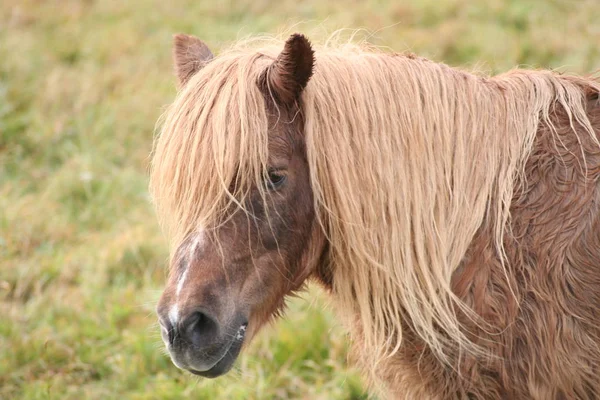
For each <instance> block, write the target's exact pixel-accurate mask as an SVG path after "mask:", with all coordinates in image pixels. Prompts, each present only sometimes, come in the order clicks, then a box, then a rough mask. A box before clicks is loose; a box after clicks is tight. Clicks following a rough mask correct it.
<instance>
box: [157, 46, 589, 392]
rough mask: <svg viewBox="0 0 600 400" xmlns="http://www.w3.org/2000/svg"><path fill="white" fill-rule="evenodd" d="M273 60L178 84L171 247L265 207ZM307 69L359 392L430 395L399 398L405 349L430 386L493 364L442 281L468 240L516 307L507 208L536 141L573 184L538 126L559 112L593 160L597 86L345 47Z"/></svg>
mask: <svg viewBox="0 0 600 400" xmlns="http://www.w3.org/2000/svg"><path fill="white" fill-rule="evenodd" d="M281 47H282V43H281V42H279V41H276V42H268V43H265V42H264V41H250V42H243V43H239V44H237V45H236V47H234V48H233V49H230V50H228V51H226V52H224V53H223V54H221V55H220V56H219V57H217V58H216V59H214V60H213V61H211V62H210V63H209V64H208V65H207V66H205V67H204V69H203V70H202V72H201V73H198V74H196V75H195V76H193V77H191V78H190V82H189V84H187V85H185V86H184V87H183V88H182V90H181V91H180V93H179V94H178V96H177V98H176V100H175V102H174V103H173V104H172V105H171V106H170V107H169V109H168V110H167V112H166V113H165V115H164V119H163V121H162V130H161V133H160V135H159V136H158V138H157V140H156V142H155V148H154V156H153V161H152V173H151V192H152V195H153V199H154V202H155V204H156V208H157V213H158V216H159V218H160V220H161V221H162V223H163V225H164V227H165V229H166V232H167V233H168V236H169V238H170V239H171V243H172V246H177V245H178V244H179V243H181V241H182V240H183V238H185V237H186V235H187V234H189V233H190V232H191V231H193V230H195V229H197V228H198V227H199V226H202V227H205V228H214V227H217V226H219V225H220V224H222V223H224V221H225V219H226V218H227V214H226V212H225V211H226V210H227V209H229V208H231V207H232V206H234V207H240V208H243V204H244V200H245V198H246V196H248V194H249V191H250V189H251V188H258V189H259V190H260V191H261V195H262V196H263V198H266V197H267V196H268V193H267V192H266V189H265V188H264V185H262V184H261V182H262V180H263V178H264V177H263V173H264V172H263V171H265V170H266V162H267V157H268V128H269V126H268V118H267V114H266V107H267V104H266V102H265V99H264V95H263V94H262V93H261V91H260V90H259V88H258V86H257V84H256V82H257V79H258V78H259V75H260V74H261V72H263V71H264V70H265V68H266V67H267V66H268V65H269V64H270V63H272V62H273V60H274V59H275V58H276V57H277V55H278V54H279V52H280V51H281ZM315 58H316V63H315V69H314V74H313V77H312V78H311V80H310V81H309V83H308V85H307V87H306V89H305V90H304V92H303V93H302V98H301V107H302V114H303V117H304V135H305V141H306V151H307V157H308V162H309V167H310V173H311V185H312V189H313V191H314V198H315V204H314V207H315V209H316V211H317V215H318V219H319V221H320V223H321V226H322V229H323V231H324V233H325V235H326V236H327V239H328V242H329V245H330V265H329V267H330V268H331V270H332V273H333V292H334V294H335V300H336V302H337V303H338V306H339V310H340V311H341V312H343V313H344V315H345V316H346V317H345V319H346V320H347V321H348V322H349V324H351V326H352V327H353V329H352V335H353V339H354V341H355V342H356V343H358V344H359V345H358V347H360V350H359V351H358V352H357V353H358V358H359V361H360V363H361V365H363V366H364V367H365V368H366V369H367V370H368V371H370V372H371V374H372V376H373V377H374V378H375V380H384V381H388V387H389V386H390V381H392V382H391V386H394V385H395V387H396V388H398V387H402V388H403V390H405V392H403V393H400V392H394V391H393V390H392V391H391V392H390V393H392V394H393V395H394V396H398V397H400V396H407V397H408V398H410V396H417V397H412V398H422V397H418V396H432V393H435V391H433V392H432V391H431V388H429V389H425V386H426V385H427V383H423V384H419V383H417V379H416V378H415V379H414V380H413V381H412V383H411V384H412V385H413V388H412V389H411V390H412V391H411V390H409V384H408V383H407V379H408V378H406V377H399V374H400V372H397V373H396V372H390V371H389V370H390V369H391V368H392V367H393V366H394V365H396V366H398V365H400V364H401V363H397V362H396V363H393V362H391V361H390V360H392V359H393V358H394V356H397V355H398V354H400V353H402V347H406V346H409V347H410V346H412V348H413V349H421V350H414V353H415V355H414V360H415V362H416V364H417V365H416V366H415V367H414V368H416V369H419V368H420V367H419V366H418V364H419V363H420V357H423V360H427V356H425V355H424V354H425V353H423V351H424V350H422V349H423V348H427V351H428V352H430V353H431V355H432V356H433V357H434V358H435V359H436V360H438V361H439V365H441V367H439V368H441V370H442V371H445V372H443V374H446V375H447V374H453V373H456V374H461V373H463V372H464V369H463V368H462V367H461V366H460V365H458V364H457V363H458V362H459V361H457V360H467V359H469V357H470V356H472V357H475V358H477V359H481V358H482V357H486V356H489V357H488V358H489V360H490V361H489V362H490V363H493V362H494V361H493V359H494V357H495V356H497V354H492V353H493V352H494V350H493V346H492V347H490V345H489V342H490V341H491V342H493V341H494V340H495V339H494V338H495V337H496V336H497V335H499V334H501V332H499V331H498V329H499V328H498V326H497V324H495V322H494V321H493V320H490V319H489V318H488V319H486V318H481V314H480V313H479V312H476V311H477V307H476V305H474V304H467V303H468V302H467V301H466V300H464V299H463V297H465V296H467V294H462V295H459V294H458V293H457V290H456V287H455V285H456V282H455V281H453V276H454V275H455V273H456V272H457V271H458V270H459V269H460V268H461V266H462V265H463V263H464V260H465V258H466V257H468V256H469V254H470V248H472V246H473V243H475V242H476V241H477V238H478V237H479V236H481V235H484V237H485V242H486V243H487V246H488V247H487V251H488V253H487V254H489V258H490V259H494V260H497V265H498V266H499V269H498V271H500V272H498V271H496V272H495V273H499V274H500V275H499V279H500V280H502V281H503V283H502V285H505V286H506V288H507V290H508V293H505V295H507V299H509V300H507V301H509V302H512V303H515V304H518V302H519V301H520V300H519V299H522V294H520V293H518V291H519V288H518V282H516V281H515V279H516V278H514V267H515V266H514V265H512V263H514V262H515V257H511V256H510V255H509V254H507V253H510V251H508V249H507V248H506V244H507V243H509V242H510V243H513V242H512V241H509V240H507V236H510V237H511V238H512V237H514V232H513V226H514V223H515V221H513V220H512V219H511V217H512V215H511V213H512V208H511V205H513V203H514V201H515V199H516V198H518V197H519V194H520V193H525V192H526V191H527V188H528V180H527V173H526V166H527V165H528V164H527V162H528V160H530V158H531V157H533V156H534V155H535V154H534V153H535V151H534V150H535V148H536V140H537V139H536V138H537V137H538V136H539V133H538V132H539V131H540V130H542V128H543V130H544V132H545V133H544V135H545V137H546V138H550V139H549V142H548V143H549V145H550V147H554V148H555V149H561V150H562V149H568V152H569V153H572V152H573V151H575V152H578V154H576V156H577V157H576V159H577V160H579V165H578V168H579V169H580V171H581V172H580V173H581V174H584V175H585V174H587V173H588V171H587V169H586V168H587V163H586V161H585V160H586V153H585V152H584V150H583V148H581V149H577V147H576V146H572V145H567V144H565V143H563V141H564V140H565V133H564V132H563V134H562V135H559V134H557V128H556V126H557V123H558V122H557V119H556V118H554V116H555V115H556V113H557V110H558V111H560V112H561V113H562V114H561V115H562V116H563V117H562V118H563V120H562V121H563V123H562V125H561V129H562V128H564V126H566V127H567V128H566V131H567V133H566V135H567V136H568V137H571V138H575V141H574V142H573V143H575V144H577V143H579V144H581V143H583V142H585V143H588V144H589V143H592V144H593V146H596V145H597V146H598V148H600V144H599V143H598V140H597V137H596V134H595V132H594V129H593V127H592V124H591V122H590V120H589V118H588V115H587V113H586V106H587V105H586V101H587V100H586V93H588V92H598V91H600V85H599V84H598V83H597V82H596V81H594V80H591V79H586V78H579V77H572V76H563V75H560V74H556V73H553V72H549V71H522V70H515V71H512V72H509V73H506V74H503V75H500V76H497V77H493V78H489V77H482V76H478V75H474V74H471V73H467V72H463V71H459V70H456V69H452V68H450V67H448V66H446V65H443V64H438V63H434V62H431V61H428V60H426V59H423V58H419V57H415V56H413V55H410V54H409V55H398V54H383V53H380V52H379V51H377V50H375V49H365V48H363V47H361V46H358V45H353V44H343V45H331V44H330V45H327V46H321V47H319V46H317V47H315ZM563 125H564V126H563ZM580 147H582V146H580ZM573 149H575V150H573ZM557 153H560V154H563V153H565V152H564V151H558V150H557ZM585 176H587V175H585ZM482 232H483V233H482ZM478 235H479V236H478ZM485 235H487V236H485ZM484 263H485V260H480V261H479V264H482V265H483V264H484ZM454 278H455V279H456V276H455V277H454ZM465 290H466V291H467V292H468V290H467V289H465ZM465 293H466V292H465ZM510 298H512V299H510ZM512 303H511V304H512ZM517 308H518V306H517ZM474 310H475V311H474ZM483 336H485V337H487V339H485V340H482V339H481V338H482V337H483ZM407 338H410V340H409V341H406V339H407ZM419 354H420V355H419ZM463 355H464V357H463ZM406 357H408V356H406ZM444 365H445V367H444ZM596 367H597V366H596ZM382 368H387V372H386V371H383V372H382V371H381V369H382ZM399 368H400V367H399ZM401 368H402V370H405V369H406V366H405V365H404V366H402V367H401ZM432 371H433V370H432ZM448 371H451V372H448ZM452 371H453V372H452ZM461 371H463V372H461ZM524 372H525V373H526V371H524ZM431 373H434V372H431ZM436 373H437V372H436ZM430 378H431V379H436V378H435V377H434V376H432V377H430ZM471 378H476V377H471ZM437 379H445V378H442V377H439V376H438V378H437ZM523 379H526V378H523ZM455 389H456V388H455ZM428 390H429V391H428ZM448 390H449V389H448ZM457 390H458V389H457ZM490 390H493V389H490ZM438 393H440V396H441V397H443V396H444V394H443V393H442V392H441V391H438ZM449 393H450V392H448V393H446V394H445V395H448V396H449V395H450V394H449ZM455 393H456V392H455ZM465 393H466V392H465ZM482 393H483V392H482ZM490 393H492V392H490ZM498 393H500V392H496V394H498ZM532 393H533V392H532ZM573 393H585V392H577V391H576V390H574V391H573Z"/></svg>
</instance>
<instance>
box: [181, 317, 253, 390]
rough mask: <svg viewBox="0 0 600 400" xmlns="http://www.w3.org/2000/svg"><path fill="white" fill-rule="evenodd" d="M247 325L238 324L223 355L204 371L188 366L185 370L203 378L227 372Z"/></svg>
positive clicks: (238, 349) (240, 345) (239, 348)
mask: <svg viewBox="0 0 600 400" xmlns="http://www.w3.org/2000/svg"><path fill="white" fill-rule="evenodd" d="M247 326H248V324H243V325H242V326H240V328H239V329H238V331H237V332H236V334H235V335H234V337H233V340H232V341H231V343H230V344H229V348H228V349H227V351H226V352H225V355H223V357H221V359H220V360H219V361H217V363H216V364H215V365H214V366H212V367H211V368H210V369H208V370H206V371H197V370H195V369H193V368H188V369H187V370H188V371H189V372H191V373H192V374H194V375H198V376H202V377H204V378H216V377H219V376H221V375H224V374H226V373H227V372H229V370H230V369H231V368H232V367H233V364H234V363H235V360H237V357H238V355H239V354H240V351H241V350H242V345H243V344H244V338H245V337H246V328H247Z"/></svg>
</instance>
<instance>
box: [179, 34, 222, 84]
mask: <svg viewBox="0 0 600 400" xmlns="http://www.w3.org/2000/svg"><path fill="white" fill-rule="evenodd" d="M212 59H213V54H212V52H211V51H210V49H209V48H208V46H207V45H206V44H204V42H203V41H202V40H200V39H198V38H197V37H196V36H191V35H184V34H181V33H180V34H178V35H175V36H174V37H173V62H174V64H175V74H177V78H179V85H180V86H183V85H185V84H186V82H187V81H188V80H189V79H190V78H191V77H192V76H193V75H194V74H195V73H196V72H198V71H200V70H201V69H202V68H203V67H204V66H205V65H206V64H208V62H209V61H210V60H212Z"/></svg>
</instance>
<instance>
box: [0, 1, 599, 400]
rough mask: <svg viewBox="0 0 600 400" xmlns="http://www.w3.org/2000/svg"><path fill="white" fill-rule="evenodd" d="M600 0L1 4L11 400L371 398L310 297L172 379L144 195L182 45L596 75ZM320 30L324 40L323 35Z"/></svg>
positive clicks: (0, 298) (0, 246)
mask: <svg viewBox="0 0 600 400" xmlns="http://www.w3.org/2000/svg"><path fill="white" fill-rule="evenodd" d="M599 20H600V7H598V3H597V0H578V1H571V0H561V1H559V0H490V1H483V0H482V1H477V0H422V1H418V0H403V1H392V0H378V1H376V0H368V1H363V2H359V1H353V0H345V1H323V0H311V1H303V2H301V1H297V0H278V1H273V2H270V1H266V0H239V1H226V0H223V1H221V0H219V1H216V0H214V1H207V0H197V1H187V2H186V1H142V0H128V1H118V0H105V1H94V0H86V1H83V0H81V1H69V0H60V1H59V0H53V1H52V0H47V1H41V0H40V1H34V0H3V1H2V2H1V4H0V398H1V399H110V398H121V399H163V398H164V399H170V398H172V399H177V398H195V399H218V398H219V399H220V398H223V399H287V398H289V399H296V398H297V399H362V398H367V395H366V394H365V391H364V388H363V385H362V382H361V380H360V378H359V376H358V375H357V373H356V371H354V370H353V369H351V368H350V367H349V366H348V365H347V362H346V353H345V352H346V346H347V344H346V339H345V334H344V331H343V330H342V329H341V327H340V326H339V325H337V323H336V321H335V318H334V315H335V314H334V312H333V311H332V310H331V309H329V308H328V307H327V306H326V304H327V300H326V299H325V296H324V295H323V294H322V293H320V292H319V291H318V290H317V288H311V290H310V292H309V293H308V294H307V295H305V296H304V298H300V299H294V300H292V301H291V302H290V309H289V312H288V313H287V318H286V319H285V320H283V321H279V322H278V323H277V324H275V325H274V326H272V327H270V328H268V329H265V331H263V333H262V334H261V335H260V337H259V338H258V339H257V340H256V341H255V343H253V345H252V346H251V347H250V349H249V351H248V352H246V353H245V354H244V355H242V357H241V359H240V361H239V362H238V367H237V368H236V370H235V371H234V372H233V373H232V374H230V375H229V376H227V377H224V378H221V379H219V380H216V381H205V380H199V379H197V378H195V377H192V376H191V375H189V374H187V373H184V372H181V371H179V370H177V369H176V368H175V367H174V366H173V365H172V364H171V362H170V360H169V359H168V357H167V356H165V355H164V353H163V350H162V347H163V346H162V343H161V341H160V335H159V330H158V327H157V325H156V323H155V320H156V318H155V316H154V311H153V308H154V303H155V301H156V299H157V298H158V295H159V294H160V290H161V287H162V285H163V282H164V278H165V260H166V259H167V250H166V244H165V241H164V240H163V238H162V236H161V234H160V232H159V228H158V226H157V223H156V221H155V218H154V215H153V212H152V208H151V204H150V202H149V199H148V195H147V190H146V187H147V169H148V154H149V152H150V148H151V142H152V136H153V132H154V124H155V121H156V120H157V118H158V117H159V115H160V114H161V112H162V110H163V109H164V106H165V105H166V104H168V103H169V101H170V100H171V99H172V98H173V96H174V94H175V80H174V77H173V76H172V66H171V56H170V45H171V36H172V34H173V33H176V32H186V33H192V34H196V35H198V36H199V37H201V38H203V39H204V40H205V41H207V42H208V43H209V44H210V45H211V47H212V48H213V50H215V51H218V49H219V48H220V47H223V46H226V45H227V44H229V43H231V42H232V41H234V40H235V39H236V38H241V37H244V36H246V35H248V34H255V33H263V32H267V33H278V32H280V31H282V30H286V31H287V30H288V29H287V28H289V27H290V26H293V25H294V24H296V23H298V22H302V23H301V24H300V25H298V26H297V28H296V29H297V30H301V31H304V32H308V33H310V32H316V33H315V35H317V36H321V37H323V36H325V35H326V34H327V33H328V32H331V31H333V30H334V29H336V28H341V27H349V28H366V29H368V30H370V31H378V32H377V34H375V35H373V36H372V37H371V38H370V39H369V40H370V41H371V42H373V43H375V44H377V45H382V46H389V47H391V48H393V49H395V50H398V51H402V50H408V49H409V50H411V51H414V52H416V53H418V54H420V55H424V56H427V57H429V58H432V59H434V60H437V61H444V62H447V63H449V64H452V65H460V66H466V67H468V68H476V69H477V70H480V71H487V72H490V73H496V72H500V71H503V70H506V69H509V68H512V67H514V66H516V65H525V66H529V67H540V66H541V67H550V68H559V69H561V70H564V71H571V72H578V73H585V72H592V71H594V70H596V69H598V68H600V24H599V23H598V21H599ZM313 37H314V36H313Z"/></svg>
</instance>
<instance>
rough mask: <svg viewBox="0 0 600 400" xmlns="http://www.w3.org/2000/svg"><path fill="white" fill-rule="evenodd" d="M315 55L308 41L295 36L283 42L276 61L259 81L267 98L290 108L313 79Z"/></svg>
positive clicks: (296, 34) (300, 36) (299, 35)
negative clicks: (311, 78)
mask: <svg viewBox="0 0 600 400" xmlns="http://www.w3.org/2000/svg"><path fill="white" fill-rule="evenodd" d="M314 63H315V54H314V52H313V49H312V47H311V45H310V42H309V41H308V39H307V38H306V37H305V36H304V35H301V34H299V33H295V34H293V35H292V36H290V38H289V39H288V40H287V41H286V42H285V45H284V47H283V50H282V52H281V53H280V54H279V56H278V57H277V59H276V60H275V61H273V63H272V64H271V65H270V66H269V67H268V68H267V69H266V70H265V72H264V73H263V74H262V75H261V77H260V78H259V82H258V84H259V86H260V88H261V90H262V91H263V92H264V93H265V95H266V96H267V97H272V98H273V99H274V100H275V101H276V102H277V103H279V104H281V105H291V104H293V103H294V102H295V101H296V100H298V98H299V97H300V93H302V90H304V88H305V87H306V84H307V83H308V80H309V79H310V77H311V76H312V73H313V66H314Z"/></svg>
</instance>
